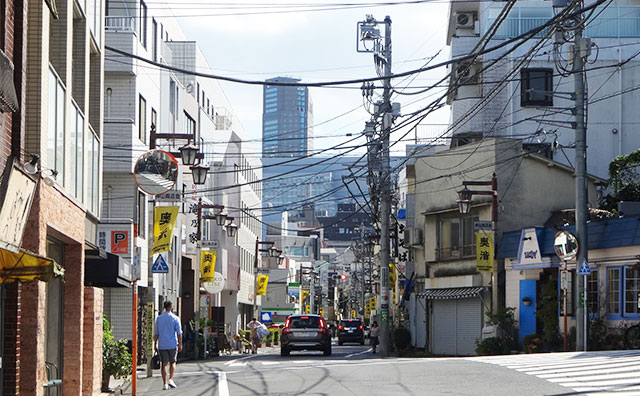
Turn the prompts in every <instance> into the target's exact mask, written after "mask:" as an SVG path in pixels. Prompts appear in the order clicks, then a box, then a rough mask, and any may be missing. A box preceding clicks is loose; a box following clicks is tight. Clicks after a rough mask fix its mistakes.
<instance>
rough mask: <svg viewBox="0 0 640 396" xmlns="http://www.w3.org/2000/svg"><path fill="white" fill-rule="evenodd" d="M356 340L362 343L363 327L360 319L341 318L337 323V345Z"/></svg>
mask: <svg viewBox="0 0 640 396" xmlns="http://www.w3.org/2000/svg"><path fill="white" fill-rule="evenodd" d="M345 342H358V343H360V345H364V327H363V325H362V321H361V320H360V319H343V320H341V321H340V324H339V325H338V345H342V344H344V343H345Z"/></svg>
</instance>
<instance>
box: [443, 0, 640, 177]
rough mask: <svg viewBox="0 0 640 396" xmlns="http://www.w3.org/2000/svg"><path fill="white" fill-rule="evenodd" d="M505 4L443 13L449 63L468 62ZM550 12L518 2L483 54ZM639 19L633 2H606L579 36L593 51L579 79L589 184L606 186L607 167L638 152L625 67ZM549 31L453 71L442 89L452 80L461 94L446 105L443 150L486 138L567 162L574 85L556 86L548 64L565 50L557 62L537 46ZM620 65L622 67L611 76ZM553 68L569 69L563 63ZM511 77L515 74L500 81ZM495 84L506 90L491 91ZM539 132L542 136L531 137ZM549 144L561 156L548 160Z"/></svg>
mask: <svg viewBox="0 0 640 396" xmlns="http://www.w3.org/2000/svg"><path fill="white" fill-rule="evenodd" d="M587 3H593V2H587ZM505 4H506V3H496V2H493V3H484V2H452V3H451V6H450V13H449V18H450V19H449V29H448V36H447V44H449V45H450V47H451V56H452V58H454V59H455V58H456V57H460V56H465V55H468V54H469V53H470V51H471V50H472V49H473V48H474V46H475V45H476V44H478V43H479V41H480V38H481V37H482V36H483V34H484V33H485V32H487V31H488V30H489V29H490V27H491V25H492V23H493V22H494V21H495V20H496V17H497V16H498V15H499V13H500V11H501V10H502V8H503V7H505ZM551 4H552V2H550V1H543V0H531V1H519V2H518V3H517V5H516V6H515V7H513V9H512V10H511V11H510V13H509V14H508V16H507V18H506V20H505V21H503V22H502V24H501V25H500V27H499V28H498V30H497V32H496V34H495V36H494V37H493V39H492V40H491V41H490V42H489V44H488V45H487V48H491V47H494V46H496V45H499V44H501V43H503V42H504V41H505V40H506V39H509V38H513V37H517V36H518V35H520V34H523V33H526V32H527V31H528V30H529V29H532V28H534V27H536V26H540V25H542V24H544V23H546V22H547V21H549V19H550V18H552V17H553V15H554V10H553V8H552V6H551ZM587 5H588V4H587ZM638 11H640V5H638V4H637V2H621V1H614V2H613V3H611V5H608V6H607V7H606V8H604V7H603V6H600V7H598V8H597V9H596V11H595V12H594V13H593V17H592V19H589V20H588V21H587V23H586V30H585V36H586V37H590V38H592V41H593V43H594V44H595V45H596V46H594V47H592V53H591V56H590V57H589V62H593V63H592V64H587V65H586V68H587V70H591V71H589V72H588V73H587V87H588V96H589V100H588V111H587V114H588V120H587V131H588V132H587V136H588V137H587V144H588V150H587V157H588V160H587V167H588V169H587V170H588V173H589V174H592V175H595V176H598V177H603V178H606V177H607V176H608V174H607V172H608V165H609V162H610V161H611V160H612V159H613V158H614V157H615V156H617V155H622V154H628V153H629V152H630V151H632V150H634V149H635V148H637V147H639V146H640V135H638V134H637V133H635V125H637V124H638V122H640V113H638V112H637V111H635V103H637V102H638V100H639V99H640V93H639V92H638V90H637V89H636V88H635V87H636V85H637V83H636V81H637V80H638V77H640V75H639V71H638V67H637V66H638V62H639V60H637V59H632V60H630V61H629V62H626V61H627V60H629V59H630V58H632V56H633V54H635V52H636V51H637V50H638V45H639V43H638V37H640V28H639V27H638V26H640V24H638V21H640V16H638V15H639V14H638ZM548 31H549V30H544V31H542V32H541V33H539V34H537V35H536V36H535V37H534V38H532V39H530V40H528V41H527V42H526V43H525V44H524V45H522V46H521V47H519V48H517V49H516V50H515V51H513V52H511V53H507V49H509V48H511V47H512V46H513V45H512V44H510V45H507V46H506V47H504V48H502V49H500V50H497V51H492V52H489V53H487V54H484V55H482V56H480V57H478V58H477V60H476V61H475V62H474V63H473V64H469V61H464V62H460V63H457V64H454V65H453V69H452V71H453V73H452V77H451V80H450V82H451V84H454V80H455V79H457V78H460V80H459V84H460V87H459V88H458V89H456V90H455V91H453V92H451V93H450V95H449V98H448V103H449V104H450V105H451V122H450V126H451V127H452V133H453V136H454V139H453V141H452V146H457V145H461V144H464V143H466V142H469V141H475V140H479V139H481V138H487V137H513V138H521V139H525V143H528V144H530V145H531V146H530V147H529V149H531V150H534V151H537V152H540V153H541V154H543V155H545V156H548V157H550V158H552V159H554V160H556V161H559V162H562V163H565V164H568V162H571V163H573V162H574V158H575V152H574V151H573V149H572V148H571V146H572V145H573V143H574V141H575V131H574V129H572V128H571V125H570V122H573V121H574V118H575V117H574V116H573V115H572V114H571V111H570V108H573V107H575V104H574V102H573V101H572V100H570V98H569V95H570V93H571V92H573V91H574V76H573V75H570V76H568V77H562V76H561V75H560V73H559V71H558V69H557V68H556V63H555V62H554V59H555V60H557V59H559V56H561V57H562V58H563V59H567V58H568V55H569V54H568V48H569V44H565V45H562V46H561V47H560V48H559V55H558V54H556V55H555V56H554V45H553V44H552V40H551V39H550V38H549V39H545V37H546V36H545V34H546V33H547V32H548ZM541 41H542V42H541ZM539 43H541V45H540V46H539V47H536V45H537V44H539ZM531 50H533V52H531V54H530V55H529V51H531ZM496 60H498V62H497V63H496V64H495V65H493V66H491V67H489V66H490V65H491V63H492V62H493V61H496ZM622 62H626V63H625V64H624V65H623V66H621V67H615V66H616V65H617V64H619V63H622ZM559 63H560V64H561V65H563V66H564V67H565V68H566V67H568V68H569V69H570V68H571V66H567V62H566V61H560V62H559ZM512 70H514V73H513V74H509V72H510V71H512ZM503 79H506V80H507V82H506V84H504V85H503V87H502V88H498V89H496V87H497V86H498V85H499V84H498V82H501V81H502V80H503ZM551 92H554V94H553V95H552V94H551ZM621 92H624V94H620V93H621ZM542 129H544V130H545V131H546V132H547V134H544V133H539V134H535V133H536V132H537V131H540V130H542ZM556 138H557V143H558V144H559V145H560V147H562V150H564V153H563V152H562V150H561V149H558V150H555V151H552V146H553V143H554V141H555V140H556Z"/></svg>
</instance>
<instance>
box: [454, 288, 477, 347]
mask: <svg viewBox="0 0 640 396" xmlns="http://www.w3.org/2000/svg"><path fill="white" fill-rule="evenodd" d="M455 301H456V303H457V307H456V355H475V354H476V339H478V338H480V337H481V336H482V317H481V315H482V306H481V303H480V299H479V298H465V299H461V300H455Z"/></svg>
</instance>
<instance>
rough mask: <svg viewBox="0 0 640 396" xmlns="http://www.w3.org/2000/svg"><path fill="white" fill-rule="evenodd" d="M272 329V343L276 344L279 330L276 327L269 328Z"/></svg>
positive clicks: (278, 338)
mask: <svg viewBox="0 0 640 396" xmlns="http://www.w3.org/2000/svg"><path fill="white" fill-rule="evenodd" d="M271 330H272V331H273V345H278V341H279V340H280V331H278V329H271Z"/></svg>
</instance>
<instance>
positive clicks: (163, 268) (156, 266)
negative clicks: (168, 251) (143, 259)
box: [151, 254, 169, 274]
mask: <svg viewBox="0 0 640 396" xmlns="http://www.w3.org/2000/svg"><path fill="white" fill-rule="evenodd" d="M151 272H152V273H154V274H166V273H168V272H169V266H168V265H167V262H166V261H165V260H164V257H162V255H161V254H160V255H158V258H157V259H156V261H154V262H153V266H152V267H151Z"/></svg>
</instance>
